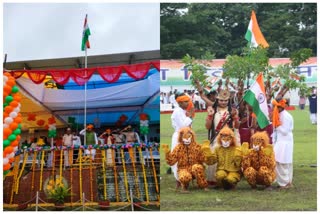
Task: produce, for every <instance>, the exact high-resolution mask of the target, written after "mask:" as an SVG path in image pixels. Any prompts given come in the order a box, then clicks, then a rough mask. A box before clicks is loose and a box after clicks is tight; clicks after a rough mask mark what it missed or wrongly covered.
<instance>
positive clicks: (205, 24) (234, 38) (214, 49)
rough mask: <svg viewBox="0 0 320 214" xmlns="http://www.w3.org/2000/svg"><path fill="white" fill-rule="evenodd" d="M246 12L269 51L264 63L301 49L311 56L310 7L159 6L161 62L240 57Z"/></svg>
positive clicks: (313, 19)
mask: <svg viewBox="0 0 320 214" xmlns="http://www.w3.org/2000/svg"><path fill="white" fill-rule="evenodd" d="M252 9H253V10H255V12H256V15H257V18H258V21H259V26H260V28H261V31H262V33H263V35H264V36H265V38H266V40H267V41H268V43H269V45H270V47H269V49H268V57H270V58H275V57H280V58H283V57H290V54H291V53H293V52H295V51H298V50H299V49H302V48H309V49H311V50H312V56H316V53H317V52H316V50H317V38H316V35H317V28H316V27H317V4H316V3H264V4H263V3H253V4H240V3H191V4H188V3H173V4H171V3H161V55H162V59H180V58H183V57H184V56H185V55H186V54H189V55H191V56H193V57H195V58H197V59H200V57H201V56H202V55H204V53H205V52H210V53H214V55H215V57H216V58H218V59H220V58H226V57H227V55H241V54H242V52H243V47H245V46H246V43H247V42H246V40H245V39H244V35H245V33H246V30H247V27H248V23H249V20H250V14H251V10H252Z"/></svg>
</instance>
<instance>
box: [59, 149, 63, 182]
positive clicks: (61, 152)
mask: <svg viewBox="0 0 320 214" xmlns="http://www.w3.org/2000/svg"><path fill="white" fill-rule="evenodd" d="M62 158H63V150H62V149H61V150H60V172H59V175H60V178H62Z"/></svg>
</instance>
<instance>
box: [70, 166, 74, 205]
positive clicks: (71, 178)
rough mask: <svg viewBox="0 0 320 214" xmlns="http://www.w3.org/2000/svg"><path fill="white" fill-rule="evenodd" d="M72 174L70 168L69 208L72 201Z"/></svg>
mask: <svg viewBox="0 0 320 214" xmlns="http://www.w3.org/2000/svg"><path fill="white" fill-rule="evenodd" d="M72 174H73V170H72V167H71V168H70V194H71V196H70V199H71V206H72V201H73V200H72V199H73V194H72V186H73V185H72V177H73V176H72Z"/></svg>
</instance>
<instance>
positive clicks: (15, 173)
mask: <svg viewBox="0 0 320 214" xmlns="http://www.w3.org/2000/svg"><path fill="white" fill-rule="evenodd" d="M19 162H20V155H17V156H15V158H14V167H13V184H12V188H11V195H10V204H12V202H13V195H14V191H15V186H16V183H17V177H18V171H19Z"/></svg>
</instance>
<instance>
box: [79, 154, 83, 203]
mask: <svg viewBox="0 0 320 214" xmlns="http://www.w3.org/2000/svg"><path fill="white" fill-rule="evenodd" d="M79 157H80V158H79V186H80V187H79V190H80V201H81V202H82V201H83V198H82V149H79Z"/></svg>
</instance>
